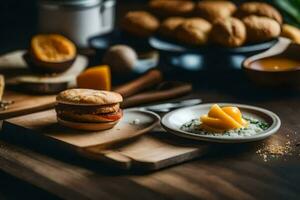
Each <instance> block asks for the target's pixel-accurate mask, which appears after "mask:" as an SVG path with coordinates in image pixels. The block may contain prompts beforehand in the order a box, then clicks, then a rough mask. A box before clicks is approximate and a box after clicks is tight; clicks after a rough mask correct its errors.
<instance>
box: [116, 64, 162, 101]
mask: <svg viewBox="0 0 300 200" xmlns="http://www.w3.org/2000/svg"><path fill="white" fill-rule="evenodd" d="M161 81H162V73H161V72H160V71H159V70H151V71H149V72H147V73H146V74H145V75H143V76H141V77H139V78H137V79H135V80H133V81H131V82H129V83H126V84H124V85H122V86H119V87H117V88H115V89H114V91H115V92H118V93H120V94H121V95H122V96H123V97H129V96H132V95H134V94H137V93H139V92H141V91H143V90H145V89H147V88H150V87H152V86H154V85H156V84H158V83H160V82H161Z"/></svg>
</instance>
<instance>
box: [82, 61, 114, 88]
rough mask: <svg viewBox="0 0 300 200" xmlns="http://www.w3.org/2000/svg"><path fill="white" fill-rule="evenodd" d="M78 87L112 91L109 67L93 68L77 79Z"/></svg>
mask: <svg viewBox="0 0 300 200" xmlns="http://www.w3.org/2000/svg"><path fill="white" fill-rule="evenodd" d="M77 87H79V88H88V89H94V90H111V73H110V68H109V66H107V65H101V66H96V67H91V68H89V69H87V70H85V71H84V72H82V73H81V74H80V75H79V76H78V77H77Z"/></svg>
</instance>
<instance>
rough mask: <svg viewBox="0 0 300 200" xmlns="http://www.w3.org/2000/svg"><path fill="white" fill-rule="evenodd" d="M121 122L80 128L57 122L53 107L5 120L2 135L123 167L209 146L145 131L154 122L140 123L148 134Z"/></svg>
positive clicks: (184, 156)
mask: <svg viewBox="0 0 300 200" xmlns="http://www.w3.org/2000/svg"><path fill="white" fill-rule="evenodd" d="M126 112H129V111H125V112H124V113H125V114H124V117H123V119H124V120H125V121H126V120H132V119H128V115H127V114H126ZM141 121H144V120H141ZM122 123H124V122H122V121H121V122H120V123H119V124H118V125H117V126H116V127H115V128H114V129H111V130H108V131H102V132H80V131H76V130H72V129H68V128H65V127H62V126H60V125H58V124H57V122H56V114H55V111H54V110H48V111H43V112H38V113H33V114H29V115H25V116H21V117H16V118H12V119H9V120H6V121H4V122H3V127H2V132H1V137H2V138H6V139H9V140H11V139H13V140H18V142H20V141H21V142H22V143H27V146H28V143H29V144H30V145H34V146H41V147H42V148H46V149H52V150H55V151H57V152H63V151H71V152H74V153H77V154H79V155H81V156H84V157H87V158H90V159H94V160H99V161H102V162H105V163H107V164H110V165H112V166H115V167H118V168H122V169H126V170H130V169H140V170H156V169H160V168H164V167H167V166H170V165H174V164H178V163H181V162H184V161H187V160H190V159H193V158H196V157H199V156H201V155H203V154H204V153H205V152H206V151H207V149H208V145H207V144H202V143H199V142H195V143H194V142H191V141H189V140H185V139H181V138H178V137H176V136H173V135H171V134H168V133H166V132H164V131H156V132H148V131H149V129H152V128H153V127H152V126H153V123H146V125H145V126H146V127H143V124H142V125H141V126H142V129H146V130H145V132H147V134H144V133H145V132H139V130H140V129H137V128H132V127H131V128H130V127H125V126H124V125H122ZM127 124H128V123H127ZM156 124H157V122H156ZM147 127H148V128H147ZM142 134H144V135H143V136H142V137H136V136H140V135H142ZM128 139H131V140H128ZM124 140H126V141H124ZM121 141H122V142H121Z"/></svg>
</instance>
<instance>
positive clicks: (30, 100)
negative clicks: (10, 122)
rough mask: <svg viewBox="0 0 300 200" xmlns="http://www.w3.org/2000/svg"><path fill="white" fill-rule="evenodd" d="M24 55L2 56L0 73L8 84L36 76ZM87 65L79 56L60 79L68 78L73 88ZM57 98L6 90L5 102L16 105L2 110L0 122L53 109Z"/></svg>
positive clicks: (16, 53) (15, 53)
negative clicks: (29, 68)
mask: <svg viewBox="0 0 300 200" xmlns="http://www.w3.org/2000/svg"><path fill="white" fill-rule="evenodd" d="M24 53H25V50H17V51H14V52H10V53H7V54H4V55H2V56H0V73H1V74H4V75H5V80H6V83H7V84H12V83H14V82H15V80H16V79H17V78H18V77H21V76H22V77H24V76H31V77H32V76H35V75H33V74H32V73H31V72H30V70H28V67H27V64H26V63H25V61H24V60H23V58H22V56H23V54H24ZM87 64H88V60H87V58H86V57H85V56H82V55H78V56H77V58H76V60H75V62H74V64H73V65H72V66H71V68H70V69H69V70H67V71H66V72H64V73H62V74H60V75H59V77H65V78H67V79H68V80H69V84H70V86H72V84H74V81H75V78H76V76H77V75H78V74H79V73H80V72H81V71H82V70H84V69H85V67H86V66H87ZM56 77H58V76H56ZM55 97H56V95H37V94H36V95H35V94H30V93H22V92H19V91H18V92H17V91H12V90H8V89H7V88H6V89H5V91H4V96H3V100H6V101H13V102H14V103H13V104H11V105H9V106H8V109H6V110H0V120H2V119H7V118H10V117H14V116H19V115H22V114H28V113H33V112H37V111H41V110H45V109H49V108H52V107H53V106H54V104H55Z"/></svg>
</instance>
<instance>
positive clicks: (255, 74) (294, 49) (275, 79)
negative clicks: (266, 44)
mask: <svg viewBox="0 0 300 200" xmlns="http://www.w3.org/2000/svg"><path fill="white" fill-rule="evenodd" d="M299 52H300V45H299V44H295V43H292V42H291V41H290V40H289V39H286V38H279V40H278V42H277V43H276V44H275V45H274V46H273V47H272V48H270V49H269V50H267V51H265V52H263V53H260V54H256V55H254V56H251V57H249V58H247V59H245V60H244V62H243V63H242V68H243V70H244V71H245V73H246V74H247V76H248V77H249V79H250V80H252V81H253V82H254V83H256V84H257V85H261V86H273V87H282V86H283V87H284V86H287V87H299V86H300V67H295V68H293V69H290V70H282V71H266V70H263V69H254V68H252V67H251V64H252V63H253V62H255V61H258V60H260V59H263V58H270V57H275V56H280V57H284V58H291V59H293V60H299V62H300V57H299Z"/></svg>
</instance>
